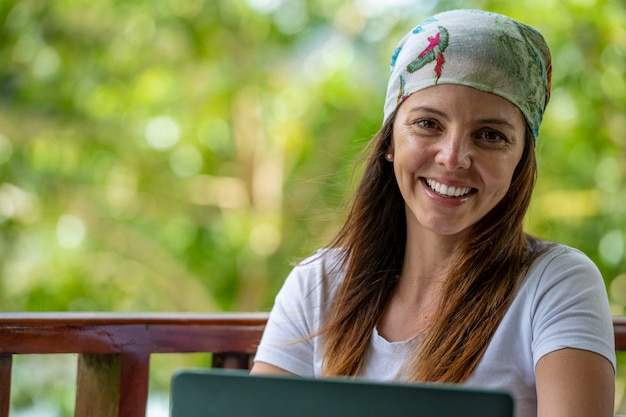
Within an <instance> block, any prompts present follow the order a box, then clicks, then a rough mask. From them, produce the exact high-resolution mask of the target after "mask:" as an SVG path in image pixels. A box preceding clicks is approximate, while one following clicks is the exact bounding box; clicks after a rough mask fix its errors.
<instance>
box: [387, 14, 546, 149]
mask: <svg viewBox="0 0 626 417" xmlns="http://www.w3.org/2000/svg"><path fill="white" fill-rule="evenodd" d="M551 70H552V64H551V57H550V50H549V48H548V45H547V44H546V42H545V40H544V38H543V36H542V35H541V33H539V32H538V31H537V30H536V29H534V28H532V27H530V26H527V25H525V24H523V23H520V22H518V21H516V20H513V19H511V18H510V17H507V16H503V15H500V14H496V13H491V12H485V11H480V10H453V11H448V12H444V13H440V14H437V15H435V16H433V17H431V18H429V19H427V20H425V21H424V22H423V23H421V24H420V25H419V26H417V27H416V28H415V29H413V30H412V31H410V32H409V33H408V34H407V35H406V36H405V37H404V38H402V40H401V41H400V43H399V44H398V46H397V48H396V50H395V51H394V54H393V57H392V59H391V76H390V79H389V84H388V87H387V97H386V100H385V116H384V117H385V120H387V118H388V117H389V116H390V115H391V114H392V113H393V112H394V111H395V110H396V109H397V107H398V106H399V105H400V103H402V102H403V101H404V100H405V99H406V98H407V97H408V96H410V95H411V94H413V93H415V92H416V91H419V90H422V89H424V88H427V87H431V86H434V85H438V84H460V85H467V86H470V87H474V88H476V89H478V90H481V91H486V92H489V93H494V94H497V95H499V96H501V97H504V98H505V99H507V100H509V101H510V102H511V103H513V104H515V105H516V106H517V107H518V108H519V109H520V110H521V111H522V113H523V114H524V117H525V118H526V121H527V122H528V125H529V126H530V130H531V131H532V134H533V137H534V139H535V141H536V140H537V136H538V135H539V126H540V125H541V120H542V118H543V112H544V110H545V108H546V105H547V104H548V100H549V98H550V77H551Z"/></svg>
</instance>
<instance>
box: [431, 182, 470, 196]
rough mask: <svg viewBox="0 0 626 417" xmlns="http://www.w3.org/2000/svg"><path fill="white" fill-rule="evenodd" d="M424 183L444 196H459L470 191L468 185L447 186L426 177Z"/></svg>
mask: <svg viewBox="0 0 626 417" xmlns="http://www.w3.org/2000/svg"><path fill="white" fill-rule="evenodd" d="M426 183H427V184H428V186H429V187H430V188H432V189H433V190H434V191H435V192H436V193H437V194H441V195H445V196H446V197H461V196H464V195H467V194H469V192H470V191H472V189H471V188H469V187H448V186H447V185H445V184H441V183H438V182H437V181H435V180H431V179H426Z"/></svg>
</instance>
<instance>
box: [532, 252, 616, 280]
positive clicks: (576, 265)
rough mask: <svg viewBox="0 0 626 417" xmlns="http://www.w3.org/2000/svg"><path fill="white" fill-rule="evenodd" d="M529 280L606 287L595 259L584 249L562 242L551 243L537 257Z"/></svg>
mask: <svg viewBox="0 0 626 417" xmlns="http://www.w3.org/2000/svg"><path fill="white" fill-rule="evenodd" d="M542 244H543V245H548V243H542ZM527 281H531V282H533V281H534V282H535V283H536V284H537V285H538V286H548V287H550V286H552V285H556V284H558V283H560V282H561V281H567V282H568V284H570V285H574V284H575V283H576V282H579V283H581V284H583V283H587V284H589V285H599V286H601V287H603V288H604V282H603V280H602V275H601V274H600V270H599V269H598V267H597V266H596V265H595V264H594V263H593V261H592V260H591V259H590V258H589V257H588V256H587V255H586V254H584V253H583V252H582V251H580V250H578V249H575V248H572V247H569V246H566V245H562V244H553V245H551V246H550V247H548V248H547V249H546V250H545V251H544V252H543V253H542V254H541V255H539V256H538V257H537V259H535V261H534V262H533V264H532V265H531V266H530V269H529V271H528V275H527Z"/></svg>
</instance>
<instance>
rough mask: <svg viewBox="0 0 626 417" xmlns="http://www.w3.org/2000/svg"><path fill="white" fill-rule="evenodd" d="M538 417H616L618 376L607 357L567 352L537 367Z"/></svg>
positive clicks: (559, 352) (548, 357) (551, 355)
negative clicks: (616, 380)
mask: <svg viewBox="0 0 626 417" xmlns="http://www.w3.org/2000/svg"><path fill="white" fill-rule="evenodd" d="M535 376H536V386H537V417H612V416H613V408H614V401H615V373H614V370H613V365H612V364H611V362H610V361H609V360H608V359H606V358H605V357H603V356H601V355H599V354H597V353H594V352H590V351H586V350H581V349H572V348H565V349H560V350H556V351H554V352H551V353H548V354H547V355H545V356H543V357H542V358H541V359H539V361H538V362H537V366H536V367H535Z"/></svg>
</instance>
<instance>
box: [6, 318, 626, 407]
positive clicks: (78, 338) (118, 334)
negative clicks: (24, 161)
mask: <svg viewBox="0 0 626 417" xmlns="http://www.w3.org/2000/svg"><path fill="white" fill-rule="evenodd" d="M266 320H267V315H266V314H264V313H242V314H205V315H198V314H139V315H132V314H74V313H41V314H35V313H32V314H31V313H10V314H0V417H8V415H9V404H10V394H11V368H12V357H13V355H16V354H17V355H19V354H52V353H76V354H78V368H77V383H76V407H75V412H74V413H75V414H74V415H75V416H76V417H105V416H106V417H141V416H145V414H146V403H147V399H148V377H149V368H150V355H151V354H153V353H192V352H212V353H213V355H212V357H213V366H214V367H219V368H244V369H245V368H248V367H249V366H250V361H251V359H252V356H253V354H254V351H255V349H256V345H257V344H258V341H259V339H260V337H261V334H262V332H263V329H264V327H265V322H266ZM613 325H614V329H615V345H616V349H617V350H626V317H615V318H614V319H613Z"/></svg>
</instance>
